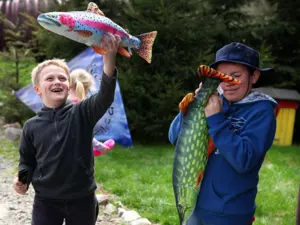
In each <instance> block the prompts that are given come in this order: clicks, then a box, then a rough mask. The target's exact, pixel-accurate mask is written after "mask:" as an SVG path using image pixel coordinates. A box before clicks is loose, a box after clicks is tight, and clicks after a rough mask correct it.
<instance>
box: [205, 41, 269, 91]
mask: <svg viewBox="0 0 300 225" xmlns="http://www.w3.org/2000/svg"><path fill="white" fill-rule="evenodd" d="M259 61H260V60H259V53H258V52H257V51H256V50H254V49H253V48H250V47H248V46H247V45H245V44H242V43H239V42H232V43H230V44H227V45H225V46H224V47H222V48H221V49H219V50H218V51H217V53H216V59H215V62H214V63H212V64H210V67H212V68H214V69H217V66H218V64H219V63H222V62H231V63H239V64H242V65H245V66H248V67H250V68H253V69H255V70H259V71H261V75H263V74H264V73H266V72H271V71H273V69H272V68H260V67H259ZM266 80H267V78H266V77H264V76H260V78H259V82H258V84H259V86H261V85H263V84H265V83H266ZM262 81H263V82H262Z"/></svg>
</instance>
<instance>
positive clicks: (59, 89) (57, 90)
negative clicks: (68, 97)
mask: <svg viewBox="0 0 300 225" xmlns="http://www.w3.org/2000/svg"><path fill="white" fill-rule="evenodd" d="M62 91H63V89H62V88H54V89H52V90H51V92H55V93H59V92H62Z"/></svg>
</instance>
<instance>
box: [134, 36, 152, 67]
mask: <svg viewBox="0 0 300 225" xmlns="http://www.w3.org/2000/svg"><path fill="white" fill-rule="evenodd" d="M156 35H157V31H152V32H149V33H145V34H141V35H138V36H137V38H139V39H140V40H141V42H142V44H141V47H140V48H139V49H135V52H136V53H137V54H138V55H139V56H140V57H141V58H143V59H145V60H146V62H148V63H151V60H152V46H153V44H154V40H155V38H156Z"/></svg>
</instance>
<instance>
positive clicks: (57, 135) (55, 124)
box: [53, 110, 59, 140]
mask: <svg viewBox="0 0 300 225" xmlns="http://www.w3.org/2000/svg"><path fill="white" fill-rule="evenodd" d="M53 114H54V116H53V118H54V126H55V131H56V138H57V140H59V134H58V130H57V122H56V118H55V114H56V111H55V110H54V112H53Z"/></svg>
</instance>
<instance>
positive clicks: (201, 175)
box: [196, 170, 203, 188]
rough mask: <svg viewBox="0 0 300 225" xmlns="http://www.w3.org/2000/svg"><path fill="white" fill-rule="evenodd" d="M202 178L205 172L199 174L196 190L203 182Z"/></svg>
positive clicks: (201, 171)
mask: <svg viewBox="0 0 300 225" xmlns="http://www.w3.org/2000/svg"><path fill="white" fill-rule="evenodd" d="M202 178H203V170H200V171H199V174H198V178H197V183H196V188H198V187H199V185H200V183H201V181H202Z"/></svg>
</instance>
